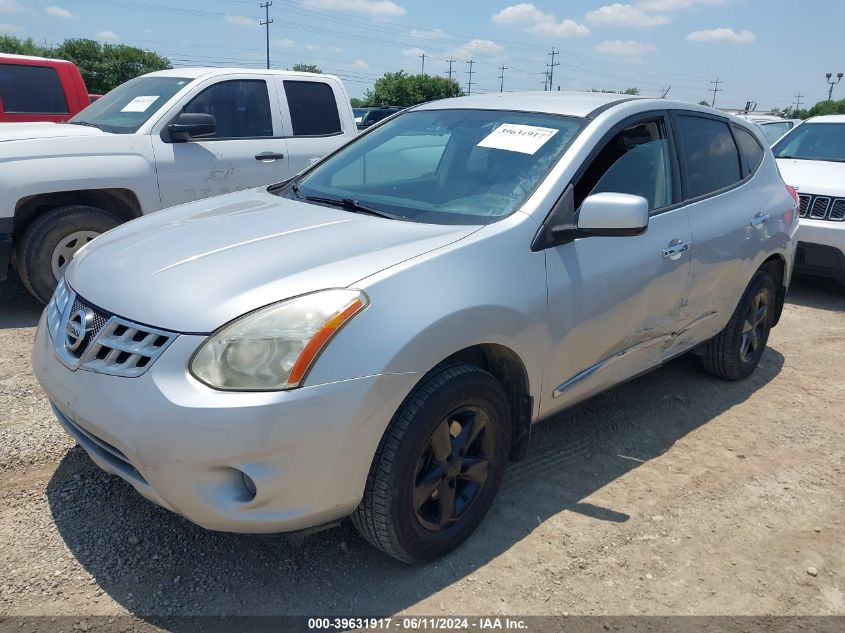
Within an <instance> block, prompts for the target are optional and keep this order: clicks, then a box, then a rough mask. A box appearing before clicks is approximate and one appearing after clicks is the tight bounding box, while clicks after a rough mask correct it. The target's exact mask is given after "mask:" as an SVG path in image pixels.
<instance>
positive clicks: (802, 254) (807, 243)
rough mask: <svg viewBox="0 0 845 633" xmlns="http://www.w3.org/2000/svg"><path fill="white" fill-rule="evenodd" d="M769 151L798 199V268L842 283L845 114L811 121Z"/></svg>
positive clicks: (844, 275) (844, 264)
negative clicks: (796, 193)
mask: <svg viewBox="0 0 845 633" xmlns="http://www.w3.org/2000/svg"><path fill="white" fill-rule="evenodd" d="M772 149H773V150H774V153H775V158H777V163H778V167H779V168H780V172H781V175H782V176H783V179H784V181H786V183H787V184H789V185H792V186H793V187H794V188H795V189H796V190H797V191H798V193H799V196H800V199H801V205H800V208H799V215H800V227H799V229H798V248H797V249H796V253H795V268H796V271H798V272H803V273H806V274H810V275H820V276H824V277H833V278H834V279H836V280H838V281H839V282H842V283H845V115H832V116H820V117H814V118H812V119H809V120H808V121H806V122H805V123H803V124H802V125H799V126H798V127H796V128H794V129H793V130H792V131H791V132H789V134H787V135H786V136H784V137H783V138H782V139H780V141H778V142H777V143H776V144H775V146H774V147H773V148H772Z"/></svg>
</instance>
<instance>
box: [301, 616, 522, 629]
mask: <svg viewBox="0 0 845 633" xmlns="http://www.w3.org/2000/svg"><path fill="white" fill-rule="evenodd" d="M308 628H309V629H310V630H327V631H332V630H342V631H347V630H349V629H359V630H361V629H363V630H389V629H396V630H405V631H426V630H428V631H468V630H471V629H476V630H481V631H485V630H490V631H495V630H502V631H505V630H509V631H519V630H526V629H527V623H526V622H525V621H524V620H521V619H518V618H507V617H475V618H465V617H453V618H450V617H424V616H417V617H413V616H408V617H402V618H309V619H308Z"/></svg>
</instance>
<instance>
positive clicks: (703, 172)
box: [678, 115, 742, 198]
mask: <svg viewBox="0 0 845 633" xmlns="http://www.w3.org/2000/svg"><path fill="white" fill-rule="evenodd" d="M678 127H679V129H680V133H681V141H682V154H683V157H684V159H685V160H684V164H685V166H686V180H687V192H686V197H687V198H697V197H699V196H704V195H707V194H709V193H713V192H715V191H719V190H720V189H724V188H725V187H730V186H731V185H734V184H736V183H737V182H739V181H740V180H742V172H741V171H740V162H739V151H738V150H737V147H736V143H735V142H734V138H733V135H732V134H731V130H730V128H729V127H728V124H727V122H725V121H717V120H716V119H706V118H704V117H698V116H688V115H680V116H678Z"/></svg>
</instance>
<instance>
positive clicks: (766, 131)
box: [760, 122, 790, 145]
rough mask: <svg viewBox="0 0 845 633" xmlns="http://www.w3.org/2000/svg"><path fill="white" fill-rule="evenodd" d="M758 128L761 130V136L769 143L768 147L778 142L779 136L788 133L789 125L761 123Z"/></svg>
mask: <svg viewBox="0 0 845 633" xmlns="http://www.w3.org/2000/svg"><path fill="white" fill-rule="evenodd" d="M760 127H761V128H762V129H763V136H765V137H766V140H767V141H769V145H771V144H772V143H774V142H775V141H776V140H778V139H779V138H780V137H781V136H783V135H784V134H786V133H787V132H788V131H789V127H790V126H789V123H786V122H783V123H761V124H760Z"/></svg>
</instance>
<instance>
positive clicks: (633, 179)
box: [575, 119, 672, 211]
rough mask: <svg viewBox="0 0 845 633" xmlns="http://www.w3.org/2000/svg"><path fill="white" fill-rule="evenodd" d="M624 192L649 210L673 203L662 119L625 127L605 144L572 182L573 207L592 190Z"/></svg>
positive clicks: (596, 191) (666, 143)
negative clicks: (573, 184)
mask: <svg viewBox="0 0 845 633" xmlns="http://www.w3.org/2000/svg"><path fill="white" fill-rule="evenodd" d="M606 192H611V193H627V194H631V195H634V196H642V197H643V198H645V199H646V200H648V208H649V210H650V211H653V210H655V209H660V208H662V207H666V206H668V205H670V204H672V167H671V161H670V157H669V141H668V139H667V138H666V130H665V126H664V123H663V119H655V120H653V121H644V122H642V123H637V124H635V125H632V126H630V127H628V128H625V129H624V130H622V131H621V132H619V133H618V134H617V135H615V136H614V137H613V138H612V139H611V140H610V141H608V142H607V144H605V146H604V147H603V148H602V149H601V151H600V152H599V153H598V155H597V156H596V157H595V158H594V159H593V161H592V162H591V163H590V166H589V167H588V168H587V170H586V171H585V172H584V175H583V176H581V178H580V179H579V180H578V182H577V183H576V185H575V208H576V209H577V208H579V207H580V206H581V203H582V202H583V201H584V199H585V198H586V197H587V196H590V195H592V194H595V193H606Z"/></svg>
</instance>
